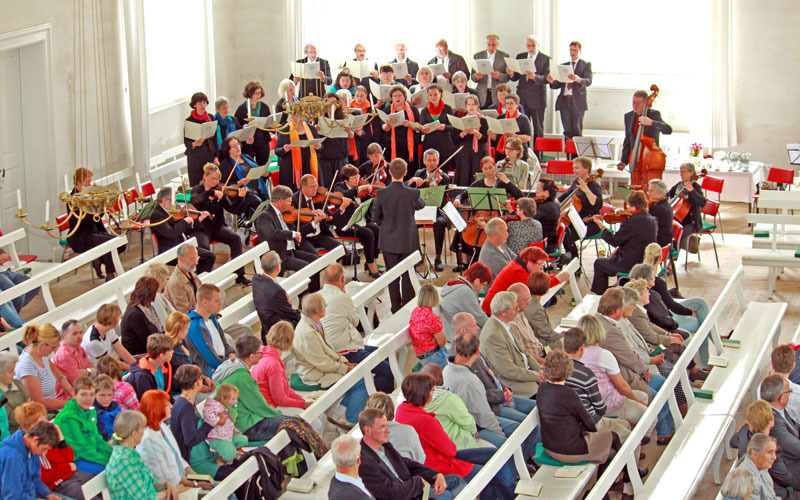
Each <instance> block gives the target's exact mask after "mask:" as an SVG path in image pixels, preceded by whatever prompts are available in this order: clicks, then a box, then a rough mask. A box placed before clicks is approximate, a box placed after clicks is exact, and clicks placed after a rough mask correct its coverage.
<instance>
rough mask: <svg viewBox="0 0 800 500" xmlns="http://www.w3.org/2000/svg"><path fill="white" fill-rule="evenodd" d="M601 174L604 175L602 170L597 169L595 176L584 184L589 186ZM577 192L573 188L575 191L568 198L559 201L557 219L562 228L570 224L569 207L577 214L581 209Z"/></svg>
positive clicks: (581, 203) (590, 177)
mask: <svg viewBox="0 0 800 500" xmlns="http://www.w3.org/2000/svg"><path fill="white" fill-rule="evenodd" d="M603 173H604V172H603V169H602V168H598V169H597V173H596V174H594V175H590V176H589V178H588V179H586V184H589V183H591V182H593V181H595V180H597V179H599V178H600V177H602V176H603ZM579 191H580V189H578V188H575V190H574V191H573V192H572V193H570V195H569V196H567V197H566V198H564V200H562V201H561V217H560V218H559V219H558V222H559V223H563V224H564V226H568V225H570V224H571V222H570V220H569V207H575V210H577V211H578V212H580V211H581V209H582V208H583V202H582V201H581V199H580V198H578V197H577V196H575V195H576V194H578V192H579Z"/></svg>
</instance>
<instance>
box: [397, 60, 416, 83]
mask: <svg viewBox="0 0 800 500" xmlns="http://www.w3.org/2000/svg"><path fill="white" fill-rule="evenodd" d="M392 69H393V70H394V79H395V80H405V79H406V76H407V75H408V63H406V62H398V63H392ZM414 76H415V75H411V78H414Z"/></svg>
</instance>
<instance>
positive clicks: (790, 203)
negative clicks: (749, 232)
mask: <svg viewBox="0 0 800 500" xmlns="http://www.w3.org/2000/svg"><path fill="white" fill-rule="evenodd" d="M758 208H764V209H774V210H775V211H776V212H778V213H780V214H782V215H789V214H790V213H791V211H792V210H800V190H795V191H777V190H772V189H770V190H766V191H761V194H760V195H759V199H758ZM771 229H772V225H771V224H756V225H755V226H754V228H753V230H754V231H770V230H771ZM781 232H783V233H785V234H792V235H800V224H788V225H786V226H784V227H782V228H781Z"/></svg>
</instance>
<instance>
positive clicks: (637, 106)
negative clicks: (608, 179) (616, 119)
mask: <svg viewBox="0 0 800 500" xmlns="http://www.w3.org/2000/svg"><path fill="white" fill-rule="evenodd" d="M646 102H647V92H646V91H644V90H637V91H636V92H634V93H633V111H628V112H627V113H625V141H624V142H623V143H622V157H621V158H620V159H619V163H617V168H618V169H620V170H623V169H624V168H625V166H626V165H628V159H629V158H630V156H631V150H632V149H633V143H634V141H635V140H636V134H637V132H638V131H639V127H644V130H642V135H646V136H647V137H651V138H652V139H653V140H654V141H655V143H656V145H658V139H659V137H660V136H661V134H665V135H669V134H671V133H672V127H670V126H669V124H668V123H667V122H665V121H663V120H662V118H661V112H659V111H658V110H656V109H653V108H648V110H647V115H646V116H642V112H643V111H644V106H645V103H646ZM632 173H633V172H631V174H632Z"/></svg>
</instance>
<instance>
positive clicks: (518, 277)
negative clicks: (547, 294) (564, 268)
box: [481, 247, 569, 314]
mask: <svg viewBox="0 0 800 500" xmlns="http://www.w3.org/2000/svg"><path fill="white" fill-rule="evenodd" d="M547 259H548V257H547V254H546V253H545V252H544V250H542V249H541V248H539V247H527V248H525V249H524V250H523V251H522V253H520V254H519V256H518V257H514V258H513V259H512V260H511V261H510V262H509V263H508V264H506V265H505V267H503V269H502V270H500V272H499V273H498V274H495V275H494V276H495V277H494V281H493V282H492V285H491V286H490V287H489V291H488V292H486V297H484V299H483V304H482V305H481V307H482V308H483V312H485V313H486V314H489V311H490V307H489V306H490V304H491V303H492V298H494V296H495V294H496V293H497V292H503V291H506V290H508V287H509V286H511V285H512V284H513V283H527V282H528V280H529V279H530V277H531V274H533V273H535V272H538V271H541V270H542V266H544V264H545V262H547ZM548 277H549V278H550V287H554V286H556V285H558V284H559V283H560V282H562V281H566V280H567V279H568V278H569V274H568V273H566V272H563V273H561V274H558V275H548Z"/></svg>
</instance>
